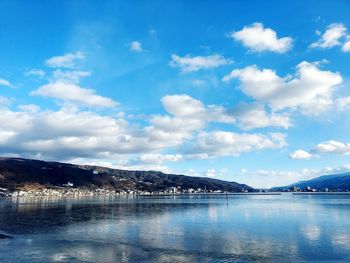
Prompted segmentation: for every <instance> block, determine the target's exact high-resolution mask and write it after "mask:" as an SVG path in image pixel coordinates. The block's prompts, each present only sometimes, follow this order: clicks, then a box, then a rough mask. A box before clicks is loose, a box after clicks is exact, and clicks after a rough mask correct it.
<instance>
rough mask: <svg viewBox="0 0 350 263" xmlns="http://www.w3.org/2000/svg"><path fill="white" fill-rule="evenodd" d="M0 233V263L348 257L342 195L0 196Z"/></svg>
mask: <svg viewBox="0 0 350 263" xmlns="http://www.w3.org/2000/svg"><path fill="white" fill-rule="evenodd" d="M0 233H3V234H8V235H11V236H13V237H14V238H12V239H3V240H0V262H315V261H323V262H350V196H349V195H302V196H298V195H292V194H282V195H233V196H228V199H226V196H220V195H193V196H168V197H165V196H163V197H162V196H149V197H147V196H145V197H131V196H121V197H118V196H101V197H89V198H86V197H85V198H18V199H0Z"/></svg>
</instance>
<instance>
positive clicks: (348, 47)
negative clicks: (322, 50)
mask: <svg viewBox="0 0 350 263" xmlns="http://www.w3.org/2000/svg"><path fill="white" fill-rule="evenodd" d="M341 50H342V51H343V52H350V35H349V36H347V37H346V41H345V42H344V44H343V46H342V48H341Z"/></svg>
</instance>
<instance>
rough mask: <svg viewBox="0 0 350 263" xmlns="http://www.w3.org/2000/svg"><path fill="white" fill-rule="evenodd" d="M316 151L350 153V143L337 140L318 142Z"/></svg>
mask: <svg viewBox="0 0 350 263" xmlns="http://www.w3.org/2000/svg"><path fill="white" fill-rule="evenodd" d="M314 151H316V152H319V153H337V154H345V155H349V154H350V144H349V143H343V142H338V141H335V140H330V141H326V142H323V143H320V144H318V145H317V146H316V147H315V149H314Z"/></svg>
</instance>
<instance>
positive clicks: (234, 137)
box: [189, 131, 287, 158]
mask: <svg viewBox="0 0 350 263" xmlns="http://www.w3.org/2000/svg"><path fill="white" fill-rule="evenodd" d="M285 137H286V135H285V134H281V133H272V134H270V135H269V136H267V135H262V134H247V133H243V134H239V133H234V132H226V131H212V132H201V133H200V134H199V135H198V138H197V140H196V142H195V143H194V144H193V147H192V149H190V150H189V154H206V155H207V157H209V158H210V157H220V156H239V155H240V154H241V153H245V152H250V151H253V150H263V149H278V148H282V147H284V146H286V145H287V144H286V141H285Z"/></svg>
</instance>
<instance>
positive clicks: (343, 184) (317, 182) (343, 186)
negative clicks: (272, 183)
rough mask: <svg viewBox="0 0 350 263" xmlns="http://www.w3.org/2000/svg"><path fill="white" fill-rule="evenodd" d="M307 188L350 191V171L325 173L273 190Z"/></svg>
mask: <svg viewBox="0 0 350 263" xmlns="http://www.w3.org/2000/svg"><path fill="white" fill-rule="evenodd" d="M294 186H295V187H299V188H300V189H302V190H303V189H305V188H306V187H310V188H313V189H316V190H318V191H322V190H324V189H325V188H328V189H329V190H331V191H350V173H344V174H331V175H323V176H320V177H317V178H314V179H311V180H306V181H299V182H296V183H294V184H291V185H287V186H281V187H274V188H272V189H271V190H288V189H289V188H291V187H294Z"/></svg>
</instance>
